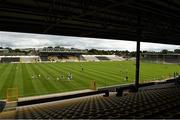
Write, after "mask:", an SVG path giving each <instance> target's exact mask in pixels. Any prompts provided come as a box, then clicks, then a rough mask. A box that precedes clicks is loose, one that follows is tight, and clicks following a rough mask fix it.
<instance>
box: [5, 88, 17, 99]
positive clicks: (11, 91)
mask: <svg viewBox="0 0 180 120" xmlns="http://www.w3.org/2000/svg"><path fill="white" fill-rule="evenodd" d="M18 96H19V95H18V88H17V87H15V88H7V93H6V97H7V101H17V100H18Z"/></svg>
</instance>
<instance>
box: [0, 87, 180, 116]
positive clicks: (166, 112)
mask: <svg viewBox="0 0 180 120" xmlns="http://www.w3.org/2000/svg"><path fill="white" fill-rule="evenodd" d="M159 86H162V87H159V88H158V87H156V88H153V89H144V90H140V91H139V92H138V93H129V95H126V96H123V97H117V96H116V95H115V94H111V95H110V96H109V97H103V96H102V95H94V96H89V97H81V98H75V99H70V100H63V101H58V102H51V103H45V104H39V105H31V106H24V107H19V108H17V109H16V110H15V111H10V112H3V113H0V119H3V118H9V119H13V118H20V119H26V118H29V119H30V118H33V119H41V118H43V119H53V118H57V119H62V118H64V119H66V118H68V119H73V118H77V119H78V118H82V119H83V118H88V119H93V118H104V119H107V118H109V119H113V118H179V117H180V114H179V113H180V86H179V85H175V84H168V85H165V84H160V85H159Z"/></svg>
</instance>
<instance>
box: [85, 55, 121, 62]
mask: <svg viewBox="0 0 180 120" xmlns="http://www.w3.org/2000/svg"><path fill="white" fill-rule="evenodd" d="M82 57H83V58H84V59H85V60H86V61H122V60H124V58H122V57H119V56H116V55H82Z"/></svg>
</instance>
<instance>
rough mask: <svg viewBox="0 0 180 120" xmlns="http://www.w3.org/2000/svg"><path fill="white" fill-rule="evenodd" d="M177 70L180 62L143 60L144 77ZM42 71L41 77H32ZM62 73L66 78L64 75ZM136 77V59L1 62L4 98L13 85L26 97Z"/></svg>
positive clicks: (159, 76) (0, 83) (0, 94)
mask: <svg viewBox="0 0 180 120" xmlns="http://www.w3.org/2000/svg"><path fill="white" fill-rule="evenodd" d="M82 67H83V71H82ZM68 72H71V73H72V76H73V78H72V80H71V81H68V80H67V78H66V76H67V73H68ZM173 72H179V73H180V66H179V65H177V64H155V63H141V71H140V80H141V82H147V81H152V80H155V79H164V78H167V76H169V75H173ZM39 74H40V77H37V78H36V77H35V78H33V77H32V76H38V75H39ZM61 75H63V76H64V77H65V79H61ZM126 76H128V81H127V80H125V77H126ZM57 77H59V80H57ZM134 79H135V62H134V61H121V62H82V63H81V62H67V63H31V64H23V63H19V64H0V99H4V98H6V91H7V88H13V87H18V90H19V96H20V97H22V96H33V95H42V94H49V93H58V92H67V91H73V90H82V89H88V88H89V86H90V82H91V81H92V80H95V81H96V84H97V87H103V86H110V85H117V84H126V83H132V82H134Z"/></svg>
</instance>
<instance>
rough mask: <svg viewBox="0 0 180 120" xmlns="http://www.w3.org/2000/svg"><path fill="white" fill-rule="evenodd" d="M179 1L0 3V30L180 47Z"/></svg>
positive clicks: (42, 0)
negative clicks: (176, 45)
mask: <svg viewBox="0 0 180 120" xmlns="http://www.w3.org/2000/svg"><path fill="white" fill-rule="evenodd" d="M179 13H180V1H179V0H121V1H119V0H24V1H22V0H0V31H14V32H28V33H41V34H54V35H67V36H80V37H93V38H106V39H121V40H133V41H137V40H140V41H143V42H154V43H165V44H178V45H180V42H179V39H180V34H179V33H180V22H179V21H180V14H179Z"/></svg>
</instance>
